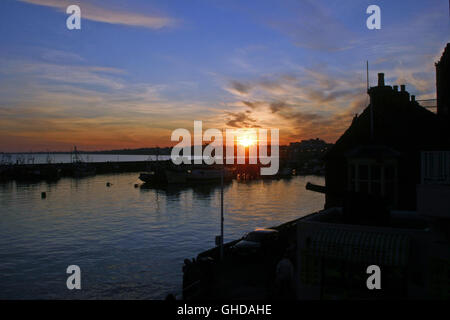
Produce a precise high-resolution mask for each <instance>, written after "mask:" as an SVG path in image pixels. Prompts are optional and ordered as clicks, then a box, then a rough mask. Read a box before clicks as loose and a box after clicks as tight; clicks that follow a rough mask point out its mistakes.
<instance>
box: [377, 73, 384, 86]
mask: <svg viewBox="0 0 450 320" xmlns="http://www.w3.org/2000/svg"><path fill="white" fill-rule="evenodd" d="M378 86H379V87H384V73H379V74H378Z"/></svg>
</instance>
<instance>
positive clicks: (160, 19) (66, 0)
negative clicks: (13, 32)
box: [19, 0, 175, 29]
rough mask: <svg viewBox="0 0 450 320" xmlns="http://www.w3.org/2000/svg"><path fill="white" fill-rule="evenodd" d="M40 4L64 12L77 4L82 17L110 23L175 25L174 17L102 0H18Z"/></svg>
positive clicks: (154, 27) (153, 26)
mask: <svg viewBox="0 0 450 320" xmlns="http://www.w3.org/2000/svg"><path fill="white" fill-rule="evenodd" d="M19 1H21V2H27V3H31V4H35V5H40V6H47V7H52V8H55V9H58V10H61V11H64V12H66V9H67V7H68V6H70V5H73V4H78V5H80V7H81V14H82V18H84V19H88V20H92V21H97V22H104V23H111V24H122V25H128V26H135V27H144V28H149V29H160V28H164V27H170V26H173V25H175V19H173V18H170V17H167V16H164V15H157V14H153V15H150V14H148V15H147V14H142V13H137V12H126V11H122V10H120V11H119V10H114V9H112V8H109V7H108V6H107V2H106V1H104V4H105V5H104V6H102V7H101V6H97V5H94V4H92V3H88V2H87V1H80V0H78V1H72V0H19Z"/></svg>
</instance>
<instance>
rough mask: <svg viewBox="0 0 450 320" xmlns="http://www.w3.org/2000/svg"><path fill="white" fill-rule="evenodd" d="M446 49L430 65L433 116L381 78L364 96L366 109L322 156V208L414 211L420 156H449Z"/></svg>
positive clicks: (449, 130)
mask: <svg viewBox="0 0 450 320" xmlns="http://www.w3.org/2000/svg"><path fill="white" fill-rule="evenodd" d="M449 51H450V50H449V45H448V44H447V47H446V50H445V52H444V54H443V56H442V58H441V60H440V62H438V63H437V64H436V70H437V73H438V75H437V91H438V113H437V114H435V113H433V112H431V111H429V110H427V109H425V108H424V107H422V106H420V105H419V103H418V102H417V101H416V100H415V96H410V94H409V93H408V92H407V91H406V87H405V85H401V86H400V90H399V88H398V86H396V85H394V86H388V85H385V83H384V74H383V73H379V74H378V85H377V86H376V87H371V88H370V89H369V90H368V94H369V96H370V104H369V106H368V107H367V108H366V109H365V110H364V111H363V112H362V113H361V115H359V116H356V117H355V118H354V119H353V122H352V124H351V125H350V127H349V128H348V129H347V130H346V131H345V132H344V134H343V135H342V136H341V137H340V138H339V139H338V140H337V142H336V144H335V145H334V146H333V147H332V148H331V150H330V151H329V152H328V153H327V155H326V157H325V159H326V174H325V180H326V205H325V207H326V208H329V207H335V206H344V204H345V203H347V202H348V200H349V199H351V202H352V203H353V205H354V206H355V205H356V206H357V204H355V203H357V202H358V199H360V200H361V201H360V202H361V205H364V206H366V207H367V204H368V203H369V202H370V201H372V202H373V203H375V204H379V203H380V201H381V202H384V203H385V204H386V206H387V207H388V208H395V209H406V210H415V208H416V199H417V198H416V185H417V184H419V183H420V181H421V180H420V169H421V162H420V161H421V156H420V154H421V151H433V150H450V129H449V128H450V126H449V122H448V118H447V114H448V108H449V101H450V100H449V92H450V81H449V80H450V72H449V65H450V63H449V62H450V61H449V56H450V52H449Z"/></svg>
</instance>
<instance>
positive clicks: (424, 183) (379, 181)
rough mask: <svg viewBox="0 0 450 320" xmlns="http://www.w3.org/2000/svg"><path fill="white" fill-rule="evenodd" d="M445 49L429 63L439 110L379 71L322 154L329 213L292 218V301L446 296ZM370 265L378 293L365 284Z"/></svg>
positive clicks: (448, 144)
mask: <svg viewBox="0 0 450 320" xmlns="http://www.w3.org/2000/svg"><path fill="white" fill-rule="evenodd" d="M449 54H450V52H449V45H447V47H446V49H445V52H444V55H443V56H442V58H441V60H440V62H439V63H437V64H436V69H437V72H438V73H439V75H438V76H437V88H438V113H437V114H434V113H432V112H430V111H428V110H426V109H425V108H423V107H421V106H420V105H419V104H418V103H417V102H416V101H415V99H414V96H411V97H410V96H409V93H408V92H407V91H406V89H405V86H404V85H402V86H401V87H400V91H399V90H398V87H397V86H393V87H391V86H386V85H385V83H384V75H383V74H379V76H378V85H377V86H376V87H373V88H370V89H369V92H368V93H369V95H370V105H369V106H368V107H367V108H366V109H365V110H364V112H363V113H362V114H361V115H360V116H359V117H356V118H355V119H354V120H353V122H352V124H351V126H350V127H349V128H348V129H347V131H346V132H345V133H344V134H343V135H342V136H341V137H340V138H339V140H338V141H337V142H336V144H335V146H334V147H333V148H332V149H331V150H330V152H329V153H328V154H327V158H326V166H327V168H326V170H327V171H326V188H325V192H326V206H327V209H325V210H323V211H321V212H318V213H316V214H312V215H309V216H307V217H304V218H303V219H301V220H300V221H299V222H298V224H297V265H298V268H297V279H298V281H297V295H298V297H299V298H300V299H305V298H306V299H352V298H354V299H364V298H368V299H371V298H375V299H377V298H387V299H391V298H396V299H398V298H401V299H417V298H421V299H424V298H426V299H436V298H439V299H449V297H450V281H449V280H450V279H449V270H450V131H449V127H450V126H449V122H448V106H449V105H448V102H449V100H448V94H449V92H450V81H449V69H448V66H449ZM446 110H447V111H446ZM310 190H312V189H310ZM399 208H401V209H403V210H399ZM405 209H406V210H405ZM413 209H414V210H413ZM373 265H375V266H376V267H379V270H380V272H381V279H382V280H381V283H382V284H381V288H382V289H381V290H369V288H368V286H367V285H366V279H367V278H368V274H367V271H366V270H367V269H368V267H369V266H373Z"/></svg>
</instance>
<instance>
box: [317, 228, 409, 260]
mask: <svg viewBox="0 0 450 320" xmlns="http://www.w3.org/2000/svg"><path fill="white" fill-rule="evenodd" d="M310 239H311V242H310V248H309V249H310V250H311V251H310V252H311V253H312V254H313V255H315V256H319V257H326V258H335V259H343V260H350V261H351V262H355V263H358V262H361V263H368V264H377V265H387V266H405V265H406V263H407V259H408V254H409V247H410V243H409V238H408V237H407V236H406V235H404V234H395V233H384V232H374V231H358V230H348V229H341V228H323V229H320V230H317V232H315V233H314V234H313V235H312V236H311V237H310Z"/></svg>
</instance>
